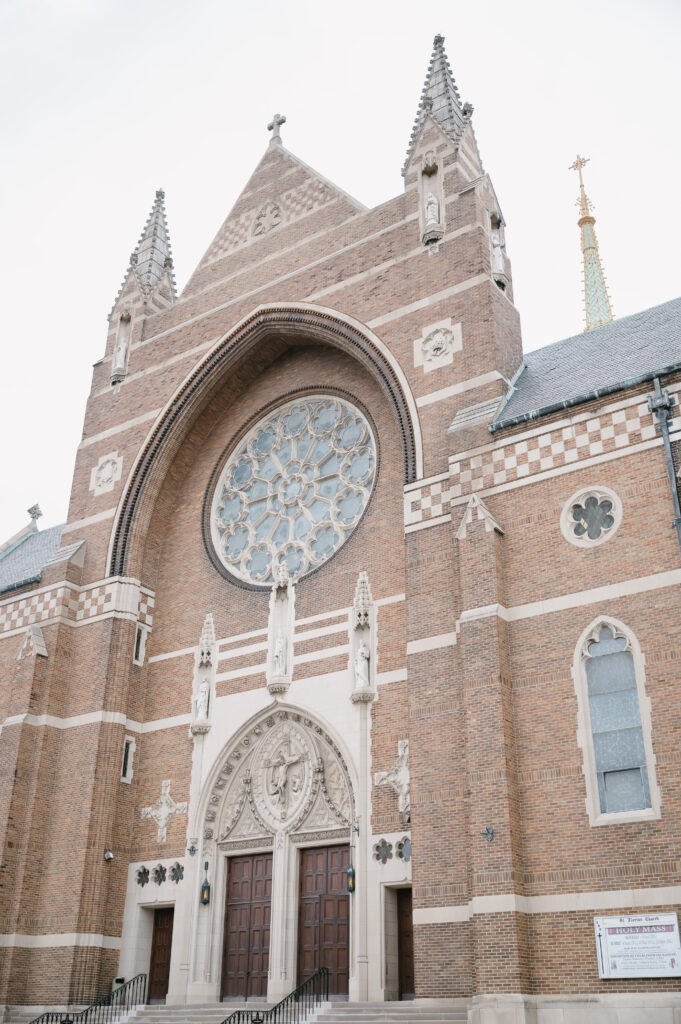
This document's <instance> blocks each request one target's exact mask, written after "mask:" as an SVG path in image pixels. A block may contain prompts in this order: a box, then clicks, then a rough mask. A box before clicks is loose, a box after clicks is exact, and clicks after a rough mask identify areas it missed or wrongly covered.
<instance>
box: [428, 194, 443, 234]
mask: <svg viewBox="0 0 681 1024" xmlns="http://www.w3.org/2000/svg"><path fill="white" fill-rule="evenodd" d="M425 210H426V227H431V225H433V224H439V223H440V204H439V203H438V201H437V199H436V198H435V196H434V195H433V193H432V192H428V194H427V195H426V200H425Z"/></svg>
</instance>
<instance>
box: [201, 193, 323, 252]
mask: <svg viewBox="0 0 681 1024" xmlns="http://www.w3.org/2000/svg"><path fill="white" fill-rule="evenodd" d="M335 198H336V193H335V192H334V191H333V189H331V188H329V187H328V185H325V184H324V182H323V181H307V182H305V184H304V185H301V186H300V187H299V188H295V189H291V190H290V191H289V192H283V193H282V194H281V195H280V196H277V197H276V198H275V199H273V200H272V201H273V202H275V203H276V205H277V206H278V207H279V208H280V210H281V214H282V217H281V224H289V223H290V222H291V221H293V220H297V219H298V218H299V217H305V216H307V214H309V213H313V212H314V211H315V210H318V209H320V208H321V207H322V206H326V205H327V203H330V202H332V201H333V200H334V199H335ZM259 212H260V208H258V209H257V210H248V211H247V212H246V213H243V214H242V215H241V216H240V217H237V218H236V219H235V220H230V221H229V222H228V223H227V224H225V226H224V229H223V230H222V231H221V232H220V233H219V234H218V236H217V238H216V239H215V241H214V242H213V244H212V246H211V247H210V249H209V250H208V254H207V256H206V259H207V260H209V261H212V260H217V259H220V258H221V257H222V256H225V255H226V254H227V253H228V252H231V251H232V250H233V249H238V248H239V246H241V245H245V244H246V242H248V240H249V239H250V237H251V230H252V228H253V223H254V221H255V218H256V217H257V216H258V213H259ZM277 226H279V225H277ZM259 237H262V236H259Z"/></svg>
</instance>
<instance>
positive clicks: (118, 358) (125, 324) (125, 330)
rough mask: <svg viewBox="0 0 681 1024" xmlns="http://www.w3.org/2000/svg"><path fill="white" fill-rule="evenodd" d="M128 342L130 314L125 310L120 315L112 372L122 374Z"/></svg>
mask: <svg viewBox="0 0 681 1024" xmlns="http://www.w3.org/2000/svg"><path fill="white" fill-rule="evenodd" d="M129 340H130V314H129V313H128V311H127V310H125V312H124V313H123V314H122V315H121V319H120V322H119V327H118V339H117V341H116V347H115V348H114V354H113V364H112V371H113V372H114V373H122V372H124V370H125V361H126V359H127V356H128V342H129Z"/></svg>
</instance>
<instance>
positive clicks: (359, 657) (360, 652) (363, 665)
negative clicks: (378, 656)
mask: <svg viewBox="0 0 681 1024" xmlns="http://www.w3.org/2000/svg"><path fill="white" fill-rule="evenodd" d="M369 657H370V653H369V648H368V647H367V645H366V644H365V642H364V640H362V641H361V642H360V645H359V647H358V648H357V654H356V655H355V686H356V687H357V688H358V689H362V688H367V689H368V687H369V686H370V683H369Z"/></svg>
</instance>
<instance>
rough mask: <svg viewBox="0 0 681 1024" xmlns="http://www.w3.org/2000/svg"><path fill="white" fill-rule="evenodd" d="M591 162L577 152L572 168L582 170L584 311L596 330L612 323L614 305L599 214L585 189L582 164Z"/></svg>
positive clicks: (580, 201)
mask: <svg viewBox="0 0 681 1024" xmlns="http://www.w3.org/2000/svg"><path fill="white" fill-rule="evenodd" d="M588 162H589V158H588V157H582V156H579V154H578V155H577V159H576V160H575V162H574V163H573V164H571V165H570V170H571V171H577V173H578V174H579V199H578V200H577V206H578V207H579V221H578V224H579V229H580V231H581V233H582V253H583V256H584V313H585V318H586V326H585V327H584V330H585V331H592V330H593V329H594V327H602V326H603V324H609V323H610V322H611V320H612V319H613V315H612V309H611V307H610V296H609V295H608V288H607V285H606V283H605V274H604V273H603V267H602V266H601V257H600V255H599V252H598V242H597V241H596V231H595V228H594V225H595V223H596V218H595V217H593V216H592V213H591V211H592V209H593V206H592V204H591V200H590V199H588V198H587V195H586V192H585V191H584V180H583V178H582V167H584V165H585V164H586V163H588Z"/></svg>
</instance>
